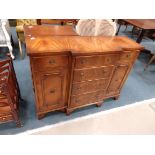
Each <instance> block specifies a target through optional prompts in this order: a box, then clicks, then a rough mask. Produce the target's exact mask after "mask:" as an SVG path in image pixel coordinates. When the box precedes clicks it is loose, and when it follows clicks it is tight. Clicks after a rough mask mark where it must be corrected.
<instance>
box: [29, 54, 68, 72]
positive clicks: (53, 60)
mask: <svg viewBox="0 0 155 155" xmlns="http://www.w3.org/2000/svg"><path fill="white" fill-rule="evenodd" d="M31 60H32V65H33V69H34V70H35V71H39V70H47V69H50V68H53V67H65V66H67V65H68V56H42V57H34V58H32V59H31Z"/></svg>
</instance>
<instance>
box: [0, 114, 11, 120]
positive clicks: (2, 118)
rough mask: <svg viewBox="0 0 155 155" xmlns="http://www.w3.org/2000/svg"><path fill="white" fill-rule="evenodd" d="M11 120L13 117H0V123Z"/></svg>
mask: <svg viewBox="0 0 155 155" xmlns="http://www.w3.org/2000/svg"><path fill="white" fill-rule="evenodd" d="M10 120H13V116H12V115H3V116H0V122H7V121H10Z"/></svg>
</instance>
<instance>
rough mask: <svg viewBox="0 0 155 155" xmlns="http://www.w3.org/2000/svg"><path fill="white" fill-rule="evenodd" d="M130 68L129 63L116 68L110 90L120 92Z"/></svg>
mask: <svg viewBox="0 0 155 155" xmlns="http://www.w3.org/2000/svg"><path fill="white" fill-rule="evenodd" d="M128 69H129V66H128V65H119V66H117V67H116V68H115V70H114V73H113V77H112V80H111V82H110V85H109V87H108V92H109V93H110V92H118V91H119V90H120V88H121V85H122V83H123V82H124V78H125V75H126V73H127V71H128Z"/></svg>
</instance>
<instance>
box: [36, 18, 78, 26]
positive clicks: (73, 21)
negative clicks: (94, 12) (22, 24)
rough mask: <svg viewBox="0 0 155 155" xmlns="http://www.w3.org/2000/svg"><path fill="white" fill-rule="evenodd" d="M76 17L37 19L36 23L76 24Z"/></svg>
mask: <svg viewBox="0 0 155 155" xmlns="http://www.w3.org/2000/svg"><path fill="white" fill-rule="evenodd" d="M77 21H78V20H77V19H38V24H39V25H43V24H50V25H76V24H77Z"/></svg>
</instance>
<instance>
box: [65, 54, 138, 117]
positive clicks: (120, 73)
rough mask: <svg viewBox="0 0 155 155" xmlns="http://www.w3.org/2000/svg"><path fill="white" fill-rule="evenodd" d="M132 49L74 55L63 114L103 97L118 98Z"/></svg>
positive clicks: (101, 100) (99, 100) (129, 65)
mask: <svg viewBox="0 0 155 155" xmlns="http://www.w3.org/2000/svg"><path fill="white" fill-rule="evenodd" d="M136 56H137V53H136V52H129V51H128V52H124V53H121V54H105V55H95V56H76V57H74V61H73V63H74V65H73V73H72V84H71V85H72V86H71V94H70V100H69V104H68V108H67V114H70V113H71V112H72V111H73V110H74V109H77V108H80V107H83V106H87V105H91V104H96V105H97V106H100V105H101V104H102V103H103V99H105V98H108V97H116V98H118V96H119V93H120V89H121V86H122V85H123V83H124V81H125V78H126V77H127V75H128V73H129V71H130V69H131V66H132V64H133V61H134V60H135V58H136Z"/></svg>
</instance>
